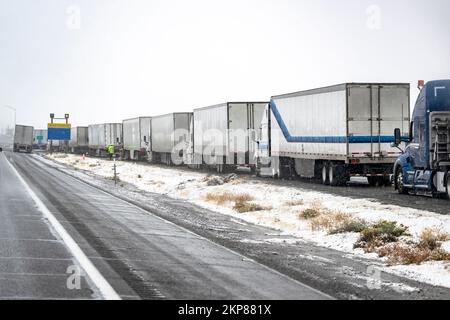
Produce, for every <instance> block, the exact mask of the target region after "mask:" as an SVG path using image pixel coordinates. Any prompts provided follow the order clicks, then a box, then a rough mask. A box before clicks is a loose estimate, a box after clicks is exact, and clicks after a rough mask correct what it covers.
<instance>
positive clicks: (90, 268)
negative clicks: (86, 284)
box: [5, 157, 121, 300]
mask: <svg viewBox="0 0 450 320" xmlns="http://www.w3.org/2000/svg"><path fill="white" fill-rule="evenodd" d="M5 159H6V162H7V163H8V164H9V166H10V167H11V169H12V171H13V172H14V173H15V174H16V175H17V177H18V178H19V180H20V182H21V183H22V184H23V186H24V187H25V190H26V191H27V192H28V193H29V194H30V196H31V198H32V199H33V201H34V202H35V203H36V205H37V207H38V209H39V210H40V211H41V212H42V214H43V215H44V217H45V218H47V219H48V221H49V223H50V224H51V225H52V227H53V228H54V229H55V231H56V232H57V233H58V235H59V236H60V237H61V239H62V241H63V242H64V243H65V244H66V246H67V248H68V249H69V251H70V252H71V253H72V255H73V257H74V258H75V259H76V260H77V261H78V263H79V264H80V266H81V267H82V268H83V270H84V271H85V272H86V274H87V275H88V277H89V278H90V279H91V281H92V282H93V283H94V284H95V286H96V287H97V288H98V290H99V291H100V294H101V295H102V296H103V298H105V299H106V300H121V298H120V296H119V295H118V294H117V292H116V291H115V290H114V289H113V287H112V286H111V285H110V284H109V283H108V281H106V279H105V278H104V277H103V275H102V274H101V273H100V272H99V271H98V270H97V268H96V267H95V266H94V265H93V264H92V262H91V261H90V260H89V258H88V257H87V256H86V255H85V254H84V252H83V251H82V250H81V248H80V247H79V246H78V244H77V243H76V242H75V240H73V238H72V237H71V236H70V234H69V233H68V232H67V231H66V229H64V227H63V226H62V225H61V223H59V221H58V220H57V219H56V218H55V216H54V215H53V214H52V213H51V212H50V210H48V208H47V207H46V206H45V205H44V203H43V202H42V201H41V200H40V199H39V197H38V196H37V195H36V193H34V191H33V190H32V189H31V188H30V186H29V185H28V184H27V183H26V182H25V180H24V179H23V178H22V176H21V175H20V174H19V172H17V170H16V168H14V166H13V165H12V164H11V163H10V162H9V160H8V159H7V158H6V157H5Z"/></svg>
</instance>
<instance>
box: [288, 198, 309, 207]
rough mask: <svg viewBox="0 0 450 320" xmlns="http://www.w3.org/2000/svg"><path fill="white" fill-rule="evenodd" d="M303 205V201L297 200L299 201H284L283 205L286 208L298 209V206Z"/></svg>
mask: <svg viewBox="0 0 450 320" xmlns="http://www.w3.org/2000/svg"><path fill="white" fill-rule="evenodd" d="M303 204H304V201H303V200H301V199H299V200H290V201H286V202H285V203H284V205H285V206H286V207H298V206H302V205H303Z"/></svg>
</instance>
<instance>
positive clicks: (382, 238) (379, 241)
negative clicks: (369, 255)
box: [354, 221, 409, 252]
mask: <svg viewBox="0 0 450 320" xmlns="http://www.w3.org/2000/svg"><path fill="white" fill-rule="evenodd" d="M408 235H409V234H408V227H406V226H404V225H402V224H400V225H398V224H397V222H395V221H380V222H378V223H376V224H374V225H372V226H370V227H367V228H365V229H364V230H362V231H361V237H360V238H359V240H358V241H357V242H356V243H355V245H354V247H355V248H362V249H364V251H366V252H375V251H377V249H378V248H380V247H383V246H384V245H386V244H388V243H394V242H397V241H398V240H399V238H400V237H402V236H408Z"/></svg>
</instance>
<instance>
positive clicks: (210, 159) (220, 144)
mask: <svg viewBox="0 0 450 320" xmlns="http://www.w3.org/2000/svg"><path fill="white" fill-rule="evenodd" d="M267 106H268V102H227V103H223V104H219V105H214V106H211V107H206V108H200V109H195V110H194V118H193V124H192V126H191V127H192V128H193V133H192V134H191V139H190V146H191V147H190V148H189V150H190V154H192V156H190V157H188V158H189V159H191V160H190V161H189V162H190V163H188V164H189V165H190V166H196V167H199V166H202V165H206V166H208V167H213V168H215V169H217V171H218V172H223V171H224V170H225V169H226V168H230V169H235V168H236V167H242V166H246V167H255V165H256V158H255V151H256V147H255V146H256V144H255V142H254V138H253V134H254V130H255V129H258V128H259V127H260V126H261V119H262V116H263V113H264V110H265V109H266V108H267ZM191 131H192V130H191Z"/></svg>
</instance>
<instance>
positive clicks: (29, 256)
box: [0, 153, 98, 299]
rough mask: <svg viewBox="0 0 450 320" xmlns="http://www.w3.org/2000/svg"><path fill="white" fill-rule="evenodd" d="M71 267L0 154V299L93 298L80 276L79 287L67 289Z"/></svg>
mask: <svg viewBox="0 0 450 320" xmlns="http://www.w3.org/2000/svg"><path fill="white" fill-rule="evenodd" d="M74 265H77V263H76V261H74V260H73V257H72V255H71V254H70V252H69V250H68V249H67V248H66V246H65V244H64V243H63V242H62V241H61V240H60V239H58V238H57V237H56V236H55V233H54V232H53V231H52V229H51V228H50V226H49V224H48V222H47V221H46V220H45V219H44V217H43V215H42V213H41V212H40V211H39V210H38V209H37V208H36V205H35V203H34V201H33V200H32V198H31V197H30V195H29V194H28V193H27V192H26V191H25V189H24V187H23V185H22V184H21V182H20V181H19V179H18V177H17V175H16V174H15V173H14V171H13V170H12V169H11V167H10V166H9V164H8V163H7V161H6V158H5V156H4V154H2V153H0V299H61V298H65V299H86V298H95V297H96V294H95V293H94V291H95V290H94V289H92V288H91V286H90V285H89V284H88V283H87V281H86V279H85V278H82V281H81V289H80V290H70V289H69V288H68V286H67V282H68V280H69V276H70V274H68V273H67V272H68V271H71V269H70V268H71V267H72V266H74ZM73 270H75V269H73ZM69 283H72V282H70V281H69ZM97 297H98V296H97Z"/></svg>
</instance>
